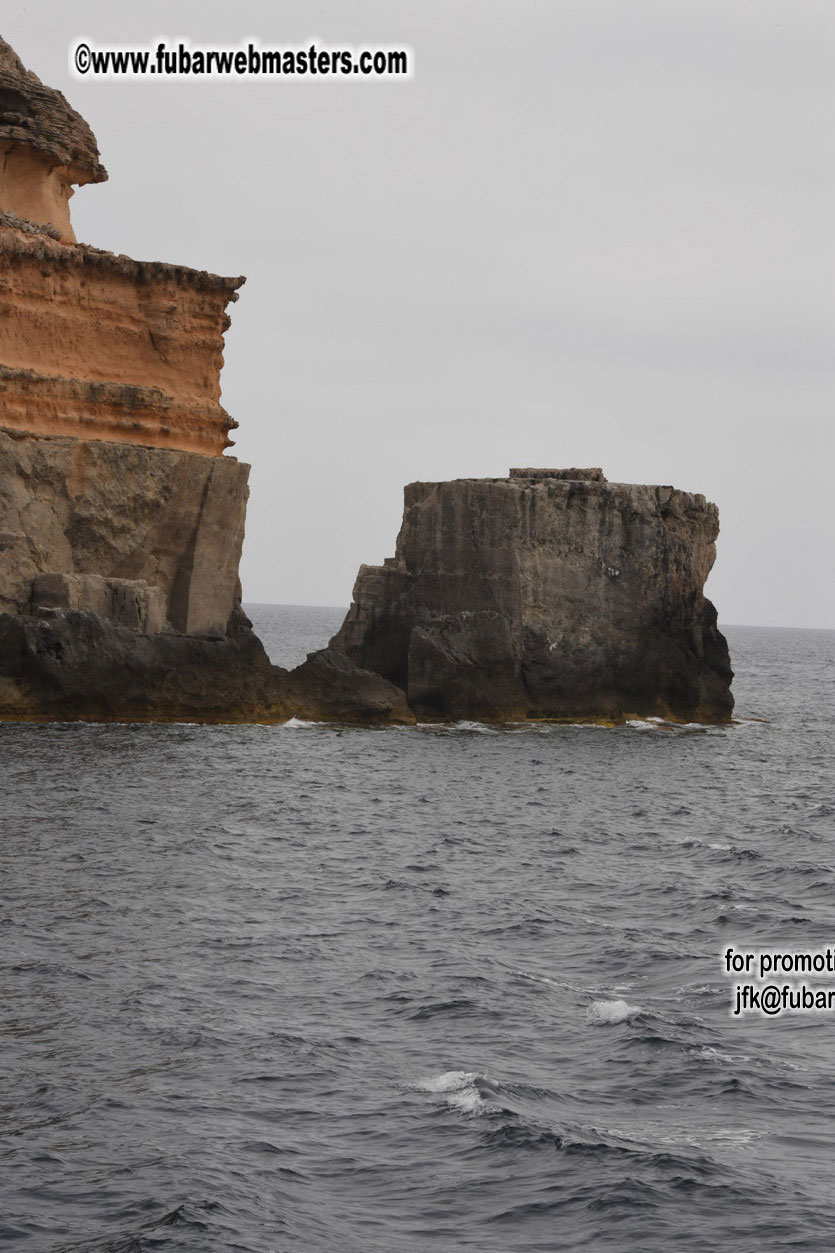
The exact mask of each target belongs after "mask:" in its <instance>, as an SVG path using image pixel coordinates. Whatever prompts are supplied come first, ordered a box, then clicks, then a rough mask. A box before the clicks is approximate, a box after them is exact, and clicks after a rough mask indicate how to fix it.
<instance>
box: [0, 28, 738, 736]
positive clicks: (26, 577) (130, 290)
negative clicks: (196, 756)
mask: <svg viewBox="0 0 835 1253" xmlns="http://www.w3.org/2000/svg"><path fill="white" fill-rule="evenodd" d="M106 176H107V175H106V172H105V170H104V167H103V166H102V165H101V163H100V161H99V154H98V148H97V146H96V142H95V137H94V135H93V133H92V131H91V130H90V128H89V127H88V126H87V124H86V122H84V120H83V119H82V118H81V117H79V115H78V114H77V113H76V112H75V111H74V110H73V109H72V108H71V107H70V106H69V105H68V104H67V102H66V100H64V97H63V96H62V95H61V94H60V92H56V91H53V90H52V89H50V88H48V87H44V85H43V84H42V83H41V82H40V80H39V79H38V78H37V77H36V76H35V75H34V74H32V73H31V72H29V71H27V70H26V69H25V68H24V67H23V65H22V64H21V63H20V61H19V59H18V58H17V57H16V55H15V54H14V53H13V51H12V50H11V49H10V48H9V46H8V44H6V43H4V42H3V41H2V40H0V332H2V333H0V718H34V719H44V718H60V719H72V718H104V719H108V718H118V719H150V720H172V719H173V720H180V719H195V720H203V721H233V722H234V721H243V720H246V721H250V720H259V721H268V722H271V721H280V720H282V719H285V718H289V717H291V716H294V715H295V716H297V717H302V718H310V719H315V720H324V719H338V720H341V721H349V722H403V723H409V722H414V721H415V718H416V716H420V717H430V718H462V717H470V718H487V719H495V720H505V719H509V718H526V717H527V718H575V717H595V718H607V719H609V718H611V719H618V718H623V717H625V716H627V715H629V714H633V713H634V714H659V715H662V716H665V717H667V716H669V717H675V718H686V719H695V718H698V719H704V720H711V721H722V720H724V719H727V718H728V717H729V716H730V711H731V708H732V699H731V696H730V690H729V684H730V678H731V672H730V668H729V664H728V653H727V647H726V645H725V641H724V639H723V638H722V636H721V635H720V634H719V632H718V631H717V629H716V615H715V612H714V610H713V607H712V606H711V605H710V603H709V602H708V601H706V600H705V599H704V596H703V595H702V588H703V586H704V581H705V579H706V577H707V574H708V572H709V570H710V567H711V565H712V563H713V558H714V540H715V538H716V534H717V531H718V519H717V514H716V508H715V506H713V505H709V504H707V503H706V502H705V500H704V497H701V496H692V495H689V494H688V493H686V492H677V491H674V489H673V488H667V487H665V488H661V487H635V486H629V485H624V484H610V483H607V482H606V480H605V478H604V476H603V473H602V471H601V470H577V469H572V470H562V471H557V470H551V471H539V470H531V469H519V470H513V471H511V474H510V478H509V479H506V480H499V479H489V480H469V479H466V480H460V481H458V482H454V483H414V484H412V485H411V486H410V487H408V488H407V489H406V512H405V517H404V522H403V528H402V530H401V533H400V538H399V539H398V543H397V553H396V556H395V557H394V558H393V559H392V560H391V561H388V562H386V564H385V565H384V566H382V567H369V566H363V567H362V569H361V571H360V576H359V578H358V580H357V585H356V588H355V592H354V604H353V606H352V607H351V611H350V613H349V615H348V618H347V619H346V621H345V624H344V626H343V627H342V630H341V631H340V632H339V634H338V636H337V637H336V638H335V639H334V640H333V641H332V643H331V645H330V647H329V648H328V649H327V650H323V651H321V652H319V653H315V654H313V655H311V656H310V657H309V658H308V660H307V662H305V664H304V665H303V666H300V667H299V668H298V669H296V670H294V671H292V672H290V673H288V672H287V671H286V670H282V669H280V668H278V667H275V666H271V665H270V663H269V660H268V659H267V657H266V654H265V653H264V650H263V648H262V646H261V644H260V642H259V641H258V640H257V639H256V637H255V635H254V634H253V632H252V629H251V624H250V623H249V622H248V620H247V619H246V617H245V616H244V614H243V612H242V610H241V604H240V597H241V591H240V585H239V582H238V562H239V559H240V555H241V544H242V542H243V535H244V521H245V512H246V499H247V477H248V470H249V467H248V466H244V465H240V464H239V463H238V462H237V461H235V460H234V459H233V458H231V457H225V456H224V455H223V454H224V452H225V450H226V448H227V447H228V446H229V444H230V443H231V441H230V439H229V431H230V429H232V428H233V427H234V426H235V425H236V423H234V422H233V421H232V419H231V418H230V417H229V415H228V414H227V413H226V412H225V410H224V409H223V408H222V407H221V404H220V371H221V367H222V365H223V336H224V332H225V331H226V329H227V327H228V325H229V318H228V315H227V313H226V307H227V305H228V304H229V303H230V302H231V301H234V300H235V299H236V298H237V289H238V287H239V286H240V285H241V283H242V282H243V279H242V278H223V277H220V276H218V275H214V274H209V273H206V272H204V271H198V270H191V269H187V268H185V267H183V266H174V265H168V264H163V263H160V262H139V261H134V260H132V259H131V258H129V257H124V256H115V255H113V254H111V253H109V252H103V251H101V250H99V249H96V248H92V247H89V246H88V245H82V244H78V243H76V242H75V236H74V234H73V231H72V226H71V223H70V217H69V199H70V196H71V195H72V194H73V186H74V185H80V184H83V183H88V182H100V181H101V180H102V179H104V178H106Z"/></svg>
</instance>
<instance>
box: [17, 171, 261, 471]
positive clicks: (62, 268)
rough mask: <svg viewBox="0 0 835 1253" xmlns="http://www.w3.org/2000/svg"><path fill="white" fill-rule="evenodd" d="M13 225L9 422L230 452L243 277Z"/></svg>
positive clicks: (37, 429)
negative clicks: (230, 353)
mask: <svg viewBox="0 0 835 1253" xmlns="http://www.w3.org/2000/svg"><path fill="white" fill-rule="evenodd" d="M2 204H3V201H2V188H0V205H2ZM11 222H12V219H11V218H10V217H9V216H8V215H0V424H2V425H4V426H8V427H14V428H16V429H18V430H21V431H27V432H32V433H34V434H40V435H72V436H76V437H77V438H79V439H102V440H112V441H115V442H118V443H136V444H145V445H152V446H155V447H157V448H179V449H183V450H185V451H189V452H201V453H206V454H209V455H212V456H220V454H221V453H222V452H223V451H224V449H225V448H227V447H229V445H230V444H231V443H232V441H231V439H230V438H229V432H230V430H232V429H233V428H234V427H235V426H237V423H236V422H235V421H234V420H233V419H232V418H231V417H230V416H229V414H228V413H227V412H226V410H225V409H224V408H223V406H222V405H221V403H220V371H221V367H222V365H223V343H224V341H223V335H224V331H225V330H226V329H227V328H228V326H229V318H228V315H227V314H226V306H227V305H228V304H229V303H230V301H234V300H236V299H237V289H238V288H239V287H240V286H241V284H242V283H243V281H244V280H243V278H222V277H220V276H219V275H216V274H209V273H206V272H205V271H202V270H191V269H188V268H187V267H185V266H174V265H165V264H162V263H158V262H140V261H133V260H131V259H130V258H129V257H117V256H114V255H113V254H112V253H109V252H102V251H100V250H99V249H97V248H90V247H87V246H86V245H82V244H75V245H67V244H64V243H61V242H59V241H56V240H55V239H52V238H51V237H50V236H49V235H48V234H46V233H45V232H26V231H24V230H22V229H20V227H19V226H15V225H11V224H10V223H11Z"/></svg>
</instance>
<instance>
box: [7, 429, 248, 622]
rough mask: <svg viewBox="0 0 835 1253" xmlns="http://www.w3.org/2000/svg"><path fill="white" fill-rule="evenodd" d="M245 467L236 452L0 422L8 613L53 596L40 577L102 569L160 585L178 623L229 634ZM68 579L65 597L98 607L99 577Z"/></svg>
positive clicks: (71, 603) (167, 615) (170, 618)
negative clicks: (63, 434) (60, 434)
mask: <svg viewBox="0 0 835 1253" xmlns="http://www.w3.org/2000/svg"><path fill="white" fill-rule="evenodd" d="M248 477H249V466H246V465H242V464H241V463H240V462H238V461H235V460H234V459H233V458H231V457H206V456H198V455H197V454H195V453H187V452H175V451H171V450H168V449H160V448H142V447H139V446H138V445H136V444H117V443H112V442H105V441H99V440H80V439H67V438H56V437H49V436H41V437H35V436H30V435H26V434H24V433H22V432H20V431H15V430H10V429H4V428H2V427H0V611H2V612H5V613H28V612H30V611H32V610H34V609H37V608H38V607H41V606H43V605H45V604H46V603H47V602H46V601H44V599H43V595H44V592H43V589H44V584H43V582H42V581H41V584H40V590H38V589H37V588H36V587H35V584H36V582H37V580H38V579H39V576H47V575H49V576H54V575H61V576H73V577H74V576H98V577H99V578H103V579H110V580H113V579H118V580H123V581H124V580H126V581H137V582H143V583H145V584H147V585H148V586H150V587H151V588H154V589H156V590H157V591H158V593H159V596H160V598H161V601H162V605H163V615H162V618H163V622H164V623H165V624H167V625H168V627H169V628H172V629H173V630H176V631H181V632H183V633H185V634H192V635H194V634H197V635H201V634H225V632H226V628H227V623H228V621H229V617H230V614H231V613H232V610H233V608H234V606H235V603H236V598H237V596H238V594H239V593H238V562H239V560H240V556H241V545H242V544H243V538H244V521H245V517H246V502H247V497H248V495H249V491H248V487H247V479H248ZM85 586H86V587H88V588H89V589H91V590H90V591H89V593H87V594H85V591H84V588H85ZM63 587H64V588H65V589H66V590H65V591H63V592H55V593H54V595H55V596H59V597H63V600H64V602H65V604H66V607H69V608H79V609H90V610H91V611H92V610H96V609H98V610H99V611H100V606H101V601H100V600H97V599H96V595H97V594H96V593H95V591H94V590H92V589H93V588H94V585H93V584H89V583H87V584H84V583H79V582H78V579H77V578H75V581H74V582H73V581H71V582H69V583H68V582H67V580H66V578H65V579H64V583H63ZM73 589H74V590H73ZM36 593H37V594H36ZM91 598H92V599H91ZM53 604H54V607H60V606H59V604H58V603H55V602H54V600H53Z"/></svg>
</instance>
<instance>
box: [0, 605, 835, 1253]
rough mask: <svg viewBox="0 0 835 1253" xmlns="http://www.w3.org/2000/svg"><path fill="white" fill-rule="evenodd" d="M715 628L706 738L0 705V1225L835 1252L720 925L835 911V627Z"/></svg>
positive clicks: (289, 617) (148, 1245) (834, 1057)
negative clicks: (719, 722)
mask: <svg viewBox="0 0 835 1253" xmlns="http://www.w3.org/2000/svg"><path fill="white" fill-rule="evenodd" d="M250 612H251V614H252V616H253V618H254V620H255V622H256V626H257V627H258V628H259V629H260V631H261V633H262V637H263V638H264V640H265V642H266V643H267V644H268V646H269V648H270V650H271V652H272V655H273V658H274V660H276V661H279V662H282V663H284V664H294V663H295V662H297V661H299V660H301V659H302V657H303V655H304V653H305V652H306V651H307V649H309V648H310V649H312V648H315V647H319V646H321V645H322V644H323V643H324V642H325V641H326V640H327V638H328V637H329V635H330V634H331V633H332V631H333V630H334V629H335V627H336V626H338V624H339V621H340V620H341V616H342V611H341V610H322V609H316V610H300V609H285V608H282V609H278V608H273V609H270V608H267V607H263V606H253V607H250ZM728 635H729V639H730V644H731V650H732V656H733V661H734V665H735V669H736V671H737V680H736V684H735V690H736V694H737V713H738V715H739V717H740V719H741V721H740V723H739V725H736V726H733V727H728V728H722V729H718V728H713V729H705V728H698V727H691V728H676V729H671V728H668V727H665V726H663V725H659V724H651V723H649V724H648V723H641V724H638V725H634V726H628V727H623V728H618V729H602V728H594V727H550V728H543V727H530V728H521V729H508V730H496V729H488V728H484V727H479V726H476V725H460V726H457V727H449V728H445V727H437V726H434V727H423V728H408V729H398V730H395V729H382V730H367V729H344V728H338V727H333V726H323V725H303V724H298V723H291V724H289V725H287V726H284V727H258V726H252V727H240V726H236V727H195V726H169V727H151V726H94V725H75V726H71V725H62V726H0V775H1V776H2V812H1V813H0V825H2V843H0V871H1V872H2V873H1V874H0V1003H1V1004H2V1016H1V1017H0V1032H2V1035H1V1036H0V1047H1V1048H2V1052H1V1053H0V1057H2V1065H0V1248H9V1249H14V1250H18V1249H19V1250H24V1251H26V1250H32V1251H35V1250H38V1251H40V1250H49V1251H50V1253H58V1251H59V1250H61V1251H63V1253H69V1251H70V1250H72V1251H73V1253H82V1251H88V1250H89V1253H93V1251H94V1250H95V1251H96V1253H134V1251H137V1253H138V1251H144V1250H165V1251H166V1253H175V1251H176V1253H226V1251H228V1250H240V1251H247V1253H270V1251H271V1250H272V1251H276V1253H278V1251H281V1253H313V1251H316V1253H319V1251H320V1250H335V1251H337V1253H377V1251H379V1253H392V1251H399V1250H404V1251H409V1253H411V1251H412V1250H415V1251H417V1250H438V1251H443V1253H449V1251H453V1250H458V1249H462V1250H463V1249H472V1250H479V1251H483V1253H488V1251H490V1253H493V1251H495V1253H510V1251H512V1250H513V1251H515V1250H519V1251H520V1253H521V1251H524V1253H534V1251H535V1250H574V1249H589V1250H597V1249H600V1250H640V1251H645V1250H658V1251H664V1253H671V1251H678V1250H705V1251H706V1253H708V1251H710V1253H713V1251H714V1250H717V1249H722V1250H723V1251H727V1250H731V1251H737V1250H744V1251H748V1250H751V1253H754V1251H756V1253H759V1251H760V1250H763V1249H769V1250H773V1249H792V1250H795V1251H796V1250H812V1249H814V1250H831V1249H832V1247H833V1241H835V1235H833V1233H834V1232H835V1192H833V1186H832V1184H833V1155H834V1151H835V1013H820V1014H817V1015H811V1014H810V1015H786V1016H780V1017H775V1018H770V1019H768V1018H764V1017H761V1016H759V1015H744V1016H741V1017H736V1018H735V1017H732V1016H731V1013H730V1009H731V1004H732V993H733V989H734V987H735V984H736V980H735V979H731V978H729V977H728V976H727V975H726V974H725V973H724V967H723V963H722V959H721V955H722V954H723V953H724V952H725V951H726V949H727V948H728V947H730V946H734V947H735V948H736V949H738V950H743V949H747V948H754V947H758V946H762V947H769V948H773V947H781V946H782V947H784V948H787V949H813V948H821V947H826V946H827V945H829V944H831V943H832V942H833V940H835V824H834V823H833V814H835V781H834V780H833V770H832V745H833V733H834V732H835V705H834V704H833V675H834V674H835V633H832V632H813V631H780V630H762V629H747V628H731V629H730V630H729V631H728ZM815 982H816V983H818V984H819V983H820V982H821V979H820V978H819V977H818V978H816V979H815ZM830 986H835V983H833V984H831V985H830Z"/></svg>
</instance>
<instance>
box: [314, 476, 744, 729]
mask: <svg viewBox="0 0 835 1253" xmlns="http://www.w3.org/2000/svg"><path fill="white" fill-rule="evenodd" d="M718 531H719V519H718V512H717V509H716V506H715V505H712V504H709V503H708V502H707V501H706V500H705V498H704V497H703V496H700V495H693V494H691V493H689V492H682V491H678V490H676V489H675V488H672V487H649V486H639V485H635V484H625V483H608V482H606V480H605V478H604V477H603V474H602V472H601V471H600V470H592V471H586V470H569V471H551V470H542V471H540V470H534V469H528V470H514V471H512V472H511V475H510V477H509V478H507V479H459V480H456V481H454V482H448V483H412V484H410V485H409V486H408V487H407V488H406V493H405V509H404V515H403V525H402V527H401V531H400V535H399V536H398V540H397V547H396V552H395V556H394V557H393V558H391V559H389V560H388V561H386V563H385V564H384V565H383V566H362V567H361V568H360V573H359V576H358V578H357V581H356V585H355V588H354V599H353V604H352V606H351V608H350V610H349V613H348V616H347V618H346V620H345V623H344V624H343V626H342V628H341V630H340V632H339V634H338V635H337V636H336V637H335V638H334V639H333V640H332V641H331V644H330V646H329V647H330V649H331V650H332V651H337V652H341V653H343V654H344V655H345V656H346V657H347V658H349V659H350V660H352V661H353V662H354V663H355V664H356V665H358V666H361V667H364V668H366V669H368V670H371V671H373V672H375V673H377V674H379V675H381V676H383V677H385V678H387V679H389V680H390V681H391V682H393V683H395V684H396V685H398V686H399V687H401V688H402V689H403V690H404V691H405V693H406V696H407V700H408V703H409V706H410V707H411V708H412V710H414V711H415V712H416V713H417V714H418V716H419V717H423V718H482V719H490V720H505V719H517V718H556V719H575V718H595V719H605V720H622V719H624V718H626V717H629V716H632V715H636V716H660V717H664V718H672V719H680V720H684V721H706V722H717V721H719V722H721V721H725V720H727V719H728V718H729V717H730V714H731V710H732V708H733V698H732V696H731V693H730V681H731V678H732V673H731V669H730V663H729V658H728V649H727V645H726V642H725V639H724V637H723V636H722V635H721V634H720V632H719V631H718V630H717V627H716V612H715V610H714V608H713V606H712V605H711V604H710V602H709V601H707V600H706V599H705V597H704V595H703V592H702V589H703V587H704V583H705V580H706V578H707V576H708V573H709V572H710V569H711V566H712V565H713V561H714V557H715V544H714V542H715V540H716V536H717V534H718Z"/></svg>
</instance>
